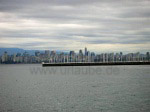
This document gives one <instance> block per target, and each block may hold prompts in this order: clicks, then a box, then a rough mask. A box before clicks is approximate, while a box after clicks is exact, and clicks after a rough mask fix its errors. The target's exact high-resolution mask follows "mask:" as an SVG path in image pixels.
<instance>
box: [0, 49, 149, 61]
mask: <svg viewBox="0 0 150 112" xmlns="http://www.w3.org/2000/svg"><path fill="white" fill-rule="evenodd" d="M129 61H150V54H149V52H147V53H146V54H141V53H139V52H137V53H128V54H123V53H122V52H120V53H101V54H95V53H94V52H90V51H88V50H87V48H85V50H84V52H83V51H82V50H79V52H78V53H76V52H75V51H70V52H69V53H65V52H61V53H57V52H56V51H49V50H45V52H44V53H41V52H39V51H36V52H35V55H30V54H29V53H27V52H24V53H23V54H21V53H17V54H13V55H8V54H7V52H4V54H3V55H2V56H0V62H1V63H42V62H45V63H67V62H129Z"/></svg>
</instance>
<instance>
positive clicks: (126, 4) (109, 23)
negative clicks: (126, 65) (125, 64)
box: [0, 0, 150, 53]
mask: <svg viewBox="0 0 150 112" xmlns="http://www.w3.org/2000/svg"><path fill="white" fill-rule="evenodd" d="M149 6H150V1H149V0H142V1H141V0H126V1H121V0H101V1H99V0H65V1H64V0H63V1H61V0H55V1H43V0H38V1H37V0H26V1H24V0H11V1H10V0H0V18H1V19H0V47H3V48H23V49H27V50H29V49H30V50H48V49H53V50H58V49H59V50H65V51H69V50H71V49H72V50H74V51H77V50H78V49H80V48H84V47H85V46H86V47H88V48H89V49H90V50H91V51H94V52H98V51H101V52H111V51H113V52H120V51H122V52H126V53H129V52H138V51H139V52H147V51H150V37H149V36H150V28H149V26H150V23H149V20H150V16H149V15H150V14H149V12H150V7H149Z"/></svg>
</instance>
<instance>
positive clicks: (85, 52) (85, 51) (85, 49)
mask: <svg viewBox="0 0 150 112" xmlns="http://www.w3.org/2000/svg"><path fill="white" fill-rule="evenodd" d="M85 56H87V48H86V47H85Z"/></svg>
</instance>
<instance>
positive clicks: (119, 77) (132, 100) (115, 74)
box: [0, 65, 150, 112]
mask: <svg viewBox="0 0 150 112" xmlns="http://www.w3.org/2000/svg"><path fill="white" fill-rule="evenodd" d="M0 112H150V66H107V67H106V66H103V67H102V66H95V67H94V66H93V67H52V68H50V67H47V68H42V67H41V65H0Z"/></svg>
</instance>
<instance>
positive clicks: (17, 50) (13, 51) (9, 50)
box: [0, 48, 43, 55]
mask: <svg viewBox="0 0 150 112" xmlns="http://www.w3.org/2000/svg"><path fill="white" fill-rule="evenodd" d="M5 51H7V54H9V55H11V54H17V53H21V54H22V53H24V52H25V51H26V52H28V53H29V54H30V55H34V53H35V51H36V50H24V49H20V48H0V55H2V54H3V53H4V52H5ZM41 52H43V51H41Z"/></svg>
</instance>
